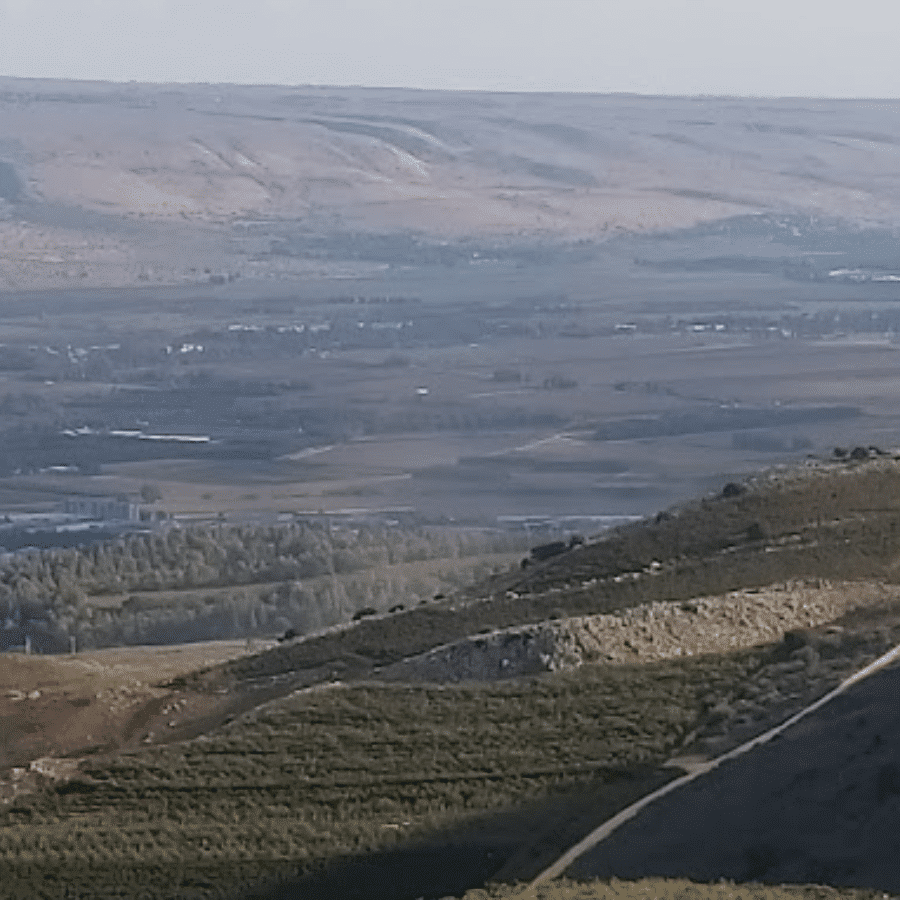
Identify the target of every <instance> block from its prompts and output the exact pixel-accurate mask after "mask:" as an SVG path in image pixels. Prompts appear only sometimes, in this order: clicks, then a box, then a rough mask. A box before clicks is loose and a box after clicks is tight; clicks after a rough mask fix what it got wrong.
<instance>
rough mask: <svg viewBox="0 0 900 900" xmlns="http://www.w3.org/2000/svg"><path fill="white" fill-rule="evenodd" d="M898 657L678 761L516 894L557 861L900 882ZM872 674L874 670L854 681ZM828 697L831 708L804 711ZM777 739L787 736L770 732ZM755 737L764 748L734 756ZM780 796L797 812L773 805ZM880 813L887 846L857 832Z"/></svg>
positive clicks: (634, 872) (616, 871)
mask: <svg viewBox="0 0 900 900" xmlns="http://www.w3.org/2000/svg"><path fill="white" fill-rule="evenodd" d="M898 660H900V646H897V647H895V648H893V649H892V650H890V651H889V652H887V653H885V654H884V655H883V656H881V657H879V658H878V659H877V660H875V661H874V662H872V663H870V664H869V665H868V666H866V667H865V668H863V669H861V670H860V671H858V672H856V673H854V674H853V675H851V676H850V677H849V678H847V679H845V680H844V681H843V682H841V684H840V685H838V686H837V687H836V688H834V689H833V690H831V691H829V692H828V693H827V694H825V695H824V696H822V697H820V698H819V699H818V700H817V701H815V702H814V703H812V704H810V705H809V706H807V707H806V708H805V709H803V710H801V711H800V712H798V713H795V714H794V715H792V716H791V717H790V718H788V719H786V720H785V721H784V722H782V723H781V724H780V725H777V726H776V727H774V728H771V729H769V730H768V731H766V732H764V733H763V734H760V735H758V736H756V737H755V738H753V739H752V740H749V741H747V742H746V743H744V744H741V745H740V746H739V747H736V748H734V749H733V750H730V751H729V752H727V753H724V754H722V755H721V756H719V757H717V758H715V759H712V760H705V761H701V760H695V761H690V762H688V761H685V762H684V763H679V764H680V765H681V767H682V768H684V769H686V770H687V771H686V774H685V775H683V776H681V777H680V778H676V779H675V780H673V781H670V782H668V783H667V784H665V785H664V786H662V787H661V788H659V789H657V790H655V791H653V792H652V793H651V794H648V795H647V796H645V797H643V798H641V799H640V800H638V801H636V802H635V803H633V804H631V805H630V806H628V807H627V808H625V809H623V810H622V811H621V812H619V813H618V814H617V815H615V816H613V817H612V818H611V819H609V820H608V821H606V822H604V823H603V824H602V825H600V826H599V827H598V828H596V829H594V831H592V832H591V833H590V834H589V835H587V836H586V837H585V838H583V839H582V840H581V841H579V842H578V843H577V844H576V845H575V846H574V847H572V848H571V849H569V850H568V851H567V852H566V853H564V854H563V855H562V856H561V857H560V858H559V859H558V860H557V861H556V862H555V863H553V865H551V866H549V867H547V868H546V869H545V870H544V871H542V872H541V873H540V874H539V875H538V876H537V877H536V878H535V879H534V880H533V881H532V882H531V884H530V885H529V886H528V888H526V889H525V890H524V891H523V892H522V893H521V894H520V895H519V896H520V897H522V898H523V900H524V898H526V897H528V896H533V894H534V888H535V887H536V886H537V885H539V884H541V883H542V882H544V881H547V880H549V879H552V878H556V877H558V876H560V875H562V874H563V872H568V874H569V875H571V876H574V877H592V876H595V877H613V876H615V877H620V878H632V877H633V878H637V877H641V876H645V875H662V876H667V877H679V876H680V877H693V878H695V879H696V880H701V881H702V880H707V881H708V880H715V879H717V878H720V877H728V878H733V879H734V880H741V881H743V880H753V879H756V880H766V881H768V880H772V879H774V880H778V881H807V882H810V881H819V882H822V881H825V882H831V883H835V884H844V885H854V886H859V887H875V888H881V889H885V890H900V867H898V866H897V865H896V859H897V858H898V857H900V836H898V837H894V835H895V828H894V827H892V823H895V822H896V816H897V815H898V814H900V754H897V755H896V756H897V758H896V759H895V754H894V752H893V748H894V747H896V746H898V745H900V702H898V700H897V699H896V698H898V697H900V668H894V669H890V670H888V671H882V670H885V669H887V667H889V666H890V665H891V664H892V663H894V662H897V661H898ZM876 673H881V674H880V676H879V678H877V679H871V681H870V683H869V684H867V685H862V683H863V682H864V681H866V680H867V679H870V676H873V675H875V674H876ZM854 688H856V690H851V689H854ZM842 695H843V696H842ZM839 698H840V700H839ZM828 704H831V706H830V707H829V710H828V712H829V716H828V717H827V718H825V717H823V716H819V717H816V718H814V719H808V718H807V717H809V716H810V715H811V714H812V713H814V712H816V711H818V710H820V709H822V708H823V707H825V706H826V705H828ZM804 719H807V721H806V722H804V723H803V725H802V726H799V725H798V723H800V722H801V720H804ZM795 726H796V727H795ZM776 738H783V740H778V741H776V742H775V743H774V744H773V743H771V742H772V741H773V740H774V739H776ZM767 744H768V745H769V746H768V747H763V745H767ZM755 748H761V752H758V753H756V754H753V755H752V756H751V757H746V758H745V759H739V757H742V756H744V755H745V754H747V752H748V751H750V750H753V749H755ZM673 762H676V763H677V762H678V761H673ZM714 770H717V771H714ZM848 778H849V779H850V781H853V782H854V785H853V786H852V789H851V788H850V787H848V784H847V783H846V782H847V780H848ZM698 779H699V781H698ZM692 782H697V784H694V785H692V784H691V783H692ZM848 789H850V790H851V793H852V794H853V797H852V800H853V802H851V803H850V804H849V806H848V801H849V800H850V799H851V798H850V797H849V796H847V797H845V796H843V793H842V792H845V791H846V790H848ZM854 790H855V793H854ZM667 795H671V796H669V798H668V800H667V801H666V802H665V803H663V802H660V801H662V799H663V798H664V797H666V796H667ZM723 798H731V801H732V802H730V803H728V802H723ZM785 798H789V799H788V801H787V802H786V800H785ZM651 806H652V809H649V810H648V811H647V813H646V814H645V815H644V816H642V817H641V818H640V819H639V820H636V817H637V816H638V814H639V813H640V812H641V811H642V810H644V809H646V808H647V807H651ZM785 806H787V807H790V808H791V811H792V812H793V813H794V814H793V815H788V816H787V817H785V816H784V815H780V814H781V813H783V812H786V810H785ZM803 810H806V813H804V812H803ZM884 816H886V817H887V819H886V821H885V823H884V827H883V829H882V832H883V833H882V835H881V837H883V838H884V839H885V841H887V844H888V846H885V847H881V848H880V849H879V850H877V851H876V850H875V848H874V847H873V844H872V840H871V838H872V837H873V836H872V835H869V839H868V840H863V839H862V838H861V836H860V831H861V830H862V831H871V828H872V826H871V823H872V822H873V821H877V820H880V819H881V818H882V817H884ZM804 818H806V823H805V824H804ZM789 822H790V825H788V823H789ZM867 823H868V824H867ZM823 829H824V831H825V832H826V833H825V834H823V833H822V832H823ZM837 835H840V836H842V837H836V836H837ZM860 842H861V843H860ZM882 843H884V841H882ZM601 844H602V845H603V846H599V845H601ZM894 845H896V846H894ZM854 847H856V850H854V849H853V848H854ZM892 873H893V874H892Z"/></svg>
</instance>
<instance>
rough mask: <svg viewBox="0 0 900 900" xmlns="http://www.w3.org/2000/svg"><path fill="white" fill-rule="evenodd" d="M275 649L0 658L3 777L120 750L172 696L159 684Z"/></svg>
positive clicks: (132, 650) (213, 645)
mask: <svg viewBox="0 0 900 900" xmlns="http://www.w3.org/2000/svg"><path fill="white" fill-rule="evenodd" d="M271 643H274V642H264V641H256V642H255V643H254V644H253V645H252V648H253V649H252V651H251V649H250V648H249V647H248V645H247V643H246V642H245V641H210V642H206V643H200V644H181V645H177V646H166V647H123V648H115V649H106V650H93V651H88V652H85V653H78V654H75V655H72V656H25V655H22V654H13V653H5V654H0V771H2V770H3V769H6V768H8V767H10V766H15V767H23V766H24V767H27V766H28V765H29V763H30V762H31V761H32V760H34V759H36V758H38V757H45V756H50V757H62V756H71V755H79V754H85V753H88V752H90V751H96V750H98V749H112V748H114V747H118V746H119V745H120V744H121V743H122V741H123V738H124V736H125V735H127V733H128V730H129V727H128V726H129V723H130V722H131V720H132V719H133V717H134V716H135V715H136V713H138V712H139V711H140V710H141V709H142V708H143V707H145V706H146V705H147V704H149V703H151V702H153V701H157V700H161V699H163V698H166V697H167V696H169V694H171V691H170V690H169V689H167V688H164V687H160V686H159V684H160V682H164V681H167V680H169V679H171V678H174V677H176V676H178V675H183V674H185V673H187V672H191V671H194V670H196V669H198V668H204V667H207V666H210V665H216V664H218V663H221V662H224V661H226V660H230V659H234V658H236V657H239V656H243V655H246V654H247V653H249V652H255V651H258V650H260V649H265V648H266V647H268V646H271ZM173 702H174V701H173ZM165 705H166V704H165V703H163V704H162V707H161V708H165ZM171 712H173V711H171V710H170V713H171ZM171 717H172V716H171V715H170V718H171ZM3 791H4V788H3V785H2V784H0V796H2V795H3Z"/></svg>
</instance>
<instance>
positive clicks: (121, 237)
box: [0, 78, 900, 289]
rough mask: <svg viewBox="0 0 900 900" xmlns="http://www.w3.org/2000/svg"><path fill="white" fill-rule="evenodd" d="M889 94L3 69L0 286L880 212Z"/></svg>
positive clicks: (294, 264)
mask: <svg viewBox="0 0 900 900" xmlns="http://www.w3.org/2000/svg"><path fill="white" fill-rule="evenodd" d="M895 107H896V104H894V105H892V104H891V103H889V102H882V103H879V104H862V103H852V102H848V101H804V100H778V101H773V100H765V101H763V100H734V99H716V98H695V99H681V100H679V99H672V98H665V99H663V98H653V97H633V96H614V95H611V96H605V95H534V94H528V95H516V94H489V93H455V92H440V91H413V90H400V89H395V90H387V89H385V90H380V89H360V88H356V89H352V88H340V89H338V88H277V87H241V86H235V85H141V84H131V85H114V84H104V83H99V82H98V83H93V82H54V81H40V80H16V79H8V78H7V79H2V80H0V122H2V124H3V138H2V140H0V242H2V245H3V247H4V250H5V251H6V252H5V253H4V257H5V258H4V260H3V262H2V268H0V288H6V289H15V288H19V289H21V288H29V287H65V286H75V287H88V286H115V285H125V284H138V283H184V282H198V281H203V280H209V278H210V277H226V278H227V277H228V276H231V277H235V276H240V277H243V278H264V277H278V278H298V277H321V276H323V275H325V276H360V275H372V274H373V273H377V272H378V271H379V270H380V269H381V268H382V267H384V266H386V265H388V264H392V263H397V262H401V261H403V257H406V258H407V261H411V262H414V263H421V262H422V261H446V260H447V259H449V258H450V257H453V256H456V255H457V252H456V250H457V249H458V248H457V247H456V244H457V242H458V241H459V240H460V239H464V240H469V241H471V240H474V241H476V243H477V244H478V246H476V247H474V248H469V250H468V254H467V255H468V259H469V261H471V260H472V259H473V258H474V259H476V261H477V260H478V259H480V258H482V257H484V256H487V255H490V254H489V252H486V251H485V248H484V246H482V245H483V244H487V245H488V246H490V245H495V244H496V243H497V242H498V241H499V242H500V243H501V244H509V243H510V242H512V243H516V242H519V243H521V242H523V241H535V240H537V241H539V242H543V243H547V242H550V243H554V242H560V241H561V242H570V241H577V240H581V239H587V240H589V241H596V240H601V241H602V240H605V239H606V238H607V237H609V236H610V235H612V234H615V233H619V232H631V231H645V230H650V231H652V230H658V229H673V228H681V227H688V226H692V225H695V224H697V223H701V222H709V221H713V220H718V219H725V218H728V217H730V216H734V215H738V214H746V213H754V212H777V213H803V214H809V215H816V216H830V217H839V218H843V219H846V220H848V221H851V222H866V223H881V224H888V225H894V224H895V223H896V218H897V214H896V210H897V200H898V191H900V185H898V179H897V167H896V164H895V161H894V156H895V153H894V150H895V148H896V145H897V143H898V141H900V131H898V129H897V126H896V121H897V119H896V115H895V112H896V108H895ZM373 237H374V238H376V239H375V240H373ZM463 249H465V248H463Z"/></svg>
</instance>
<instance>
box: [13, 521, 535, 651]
mask: <svg viewBox="0 0 900 900" xmlns="http://www.w3.org/2000/svg"><path fill="white" fill-rule="evenodd" d="M523 540H524V539H523V538H518V539H517V538H514V537H513V536H512V535H510V534H506V533H501V532H474V531H473V532H468V531H457V530H450V529H438V528H434V529H425V528H420V529H399V528H388V527H376V526H371V527H360V528H354V529H352V530H350V529H341V530H332V529H330V528H329V527H327V526H325V525H311V524H296V525H289V526H283V527H263V526H244V527H233V526H220V527H214V528H192V529H179V528H171V529H169V530H168V531H166V532H164V533H157V534H133V535H129V536H128V537H124V538H121V539H119V540H116V541H113V542H109V543H103V544H95V545H93V546H91V547H86V548H81V549H68V548H67V549H54V550H44V551H34V552H31V553H23V554H19V555H16V556H14V557H12V558H11V559H9V560H7V561H6V562H5V563H3V564H0V622H2V623H3V626H2V630H0V647H8V646H13V645H17V644H21V643H22V641H23V640H24V636H25V635H26V634H29V635H31V637H32V643H33V645H34V646H35V647H36V648H38V649H44V650H47V651H54V650H64V649H68V646H69V638H70V637H75V638H76V640H77V641H78V644H79V645H80V646H98V645H111V644H119V643H172V642H178V641H186V640H199V639H208V638H234V637H245V636H253V635H261V634H272V633H273V632H274V631H278V630H285V629H286V628H288V627H293V628H295V629H296V630H298V631H300V632H301V633H302V632H303V631H306V630H309V629H313V628H317V627H321V626H324V625H332V624H335V623H337V622H340V621H346V620H348V619H349V618H351V617H352V615H353V614H354V612H356V611H358V610H359V609H361V608H366V607H367V605H373V606H374V607H378V608H381V609H386V608H388V607H389V606H390V605H393V604H395V603H398V602H400V603H409V602H417V601H419V600H421V599H426V597H430V593H429V591H431V590H432V589H433V587H434V584H435V578H434V576H433V572H428V573H426V574H427V576H428V577H421V578H417V577H416V576H415V574H413V575H412V576H411V575H410V574H409V573H408V572H407V571H406V570H403V569H402V566H403V564H410V563H423V564H424V563H425V562H427V561H429V560H444V561H446V562H447V565H446V566H444V567H443V570H442V572H441V574H442V575H443V578H444V581H446V580H447V579H448V578H449V579H453V578H456V577H458V575H459V573H460V572H463V571H465V572H470V571H472V570H473V569H478V568H479V566H478V558H479V557H481V556H483V555H489V554H494V553H504V552H510V551H519V550H520V549H522V542H523ZM466 559H468V560H469V562H460V560H466ZM398 567H399V569H398ZM385 572H386V573H390V574H388V575H384V574H379V573H385ZM439 580H440V579H439ZM222 588H235V590H233V591H222V590H221V589H222ZM204 590H206V591H207V593H206V594H204V593H202V592H203V591H204ZM172 591H200V593H196V594H187V595H183V596H178V597H175V598H173V597H171V595H168V596H167V595H166V593H165V592H172ZM161 592H162V593H161ZM129 594H130V595H131V596H129V597H127V598H125V599H124V602H122V601H123V595H129ZM106 598H109V599H108V600H107V599H106ZM117 598H118V599H117Z"/></svg>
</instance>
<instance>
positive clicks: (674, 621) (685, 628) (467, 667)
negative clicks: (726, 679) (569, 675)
mask: <svg viewBox="0 0 900 900" xmlns="http://www.w3.org/2000/svg"><path fill="white" fill-rule="evenodd" d="M891 600H900V588H896V587H894V586H888V585H883V584H874V583H866V582H860V583H853V584H826V583H823V584H822V585H821V587H820V586H817V585H814V584H793V583H792V584H784V585H776V586H773V587H770V588H767V589H764V590H758V591H757V590H745V591H734V592H732V593H729V594H726V595H724V596H722V597H706V598H701V599H698V600H690V601H686V602H680V603H676V602H671V603H648V604H643V605H641V606H637V607H634V608H631V609H626V610H623V611H622V612H620V613H616V614H609V615H596V616H578V617H575V618H569V619H562V620H560V621H549V622H541V623H538V624H534V625H525V626H522V627H518V628H510V629H504V630H501V631H494V632H490V633H486V634H484V635H477V636H475V637H472V638H467V639H465V640H462V641H457V642H455V643H453V644H448V645H445V646H443V647H437V648H435V649H434V650H432V651H430V652H429V653H425V654H422V655H420V656H416V657H412V658H410V659H407V660H404V661H402V662H399V663H395V664H393V665H391V666H388V667H386V668H385V669H383V670H382V671H381V672H380V673H379V677H380V678H383V679H388V680H401V681H402V680H410V681H420V680H422V681H462V680H474V681H490V680H496V679H501V678H512V677H515V676H519V675H534V674H537V673H539V672H547V671H556V670H560V669H571V668H575V667H577V666H580V665H583V664H585V663H598V662H601V663H602V662H605V663H613V664H621V663H629V662H646V661H650V660H655V659H671V658H673V657H677V656H696V655H698V654H702V653H721V652H723V651H727V650H732V649H738V648H741V647H751V646H754V645H756V644H764V643H771V642H774V641H779V640H781V639H782V638H783V637H784V636H785V634H787V633H788V632H790V631H793V630H794V629H798V628H810V627H814V626H817V625H823V624H825V623H827V622H831V621H833V620H834V619H836V618H838V617H839V616H841V615H843V614H844V613H846V612H848V611H849V610H851V609H855V608H857V607H865V606H874V605H880V604H883V603H886V602H889V601H891Z"/></svg>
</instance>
